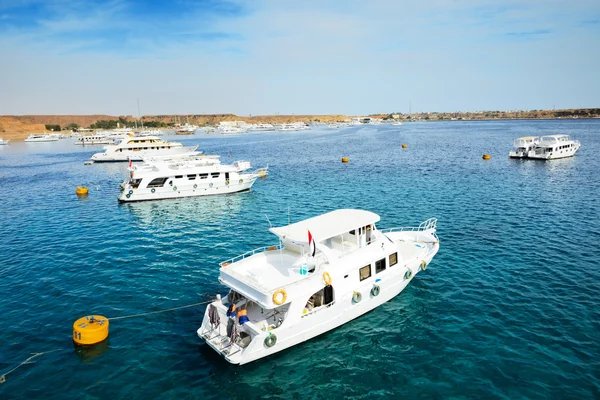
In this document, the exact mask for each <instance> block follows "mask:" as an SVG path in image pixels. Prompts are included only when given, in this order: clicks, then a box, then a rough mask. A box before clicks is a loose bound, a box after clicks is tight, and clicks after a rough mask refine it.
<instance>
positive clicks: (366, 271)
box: [359, 264, 371, 281]
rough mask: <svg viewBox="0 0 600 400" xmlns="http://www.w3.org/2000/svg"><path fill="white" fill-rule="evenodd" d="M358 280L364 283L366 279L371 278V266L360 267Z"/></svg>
mask: <svg viewBox="0 0 600 400" xmlns="http://www.w3.org/2000/svg"><path fill="white" fill-rule="evenodd" d="M359 275H360V280H361V281H364V280H365V279H367V278H370V277H371V264H369V265H366V266H364V267H362V268H361V269H360V270H359Z"/></svg>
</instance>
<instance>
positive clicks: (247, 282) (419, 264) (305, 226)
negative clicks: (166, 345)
mask: <svg viewBox="0 0 600 400" xmlns="http://www.w3.org/2000/svg"><path fill="white" fill-rule="evenodd" d="M379 220H380V218H379V216H378V215H377V214H374V213H372V212H369V211H363V210H336V211H332V212H330V213H327V214H323V215H320V216H317V217H313V218H309V219H307V220H304V221H300V222H296V223H294V224H291V225H288V226H283V227H279V228H271V229H270V231H271V232H272V233H274V234H275V235H277V236H278V237H279V240H280V244H279V245H278V246H270V247H263V248H259V249H255V250H252V251H249V252H247V253H244V254H242V255H240V256H237V257H235V258H233V259H230V260H227V261H225V262H222V263H221V264H220V265H221V269H220V275H219V282H221V283H222V284H223V285H225V286H227V287H229V288H230V292H229V294H228V295H227V296H226V297H225V298H221V297H220V295H217V300H216V301H214V302H213V303H211V304H210V305H209V306H208V307H207V308H206V311H205V314H204V319H203V321H202V325H201V326H200V328H199V329H198V331H197V333H198V336H199V337H200V338H202V339H204V340H205V342H206V343H207V344H208V345H209V346H210V347H211V348H212V349H213V350H215V351H216V352H217V353H219V354H220V355H221V356H223V357H224V358H225V359H226V360H227V361H228V362H230V363H232V364H246V363H249V362H251V361H254V360H258V359H260V358H263V357H266V356H269V355H271V354H274V353H277V352H279V351H281V350H284V349H287V348H289V347H291V346H294V345H296V344H299V343H302V342H304V341H306V340H309V339H311V338H313V337H315V336H318V335H320V334H322V333H325V332H327V331H329V330H331V329H334V328H337V327H338V326H341V325H343V324H345V323H347V322H349V321H351V320H352V319H354V318H357V317H359V316H361V315H363V314H365V313H367V312H369V311H371V310H373V309H374V308H376V307H378V306H380V305H381V304H383V303H385V302H387V301H389V300H390V299H392V298H394V297H395V296H397V295H398V294H399V293H400V292H401V291H402V290H403V289H404V288H405V287H406V286H407V285H408V283H409V282H410V281H411V280H412V279H413V278H414V276H416V274H417V273H418V272H419V271H421V270H424V269H425V268H426V267H427V265H428V264H429V262H431V260H432V258H433V256H434V255H435V254H436V253H437V251H438V249H439V240H438V237H437V235H436V223H437V220H436V219H434V218H432V219H429V220H427V221H425V222H423V223H422V224H421V225H419V226H418V227H412V228H395V229H387V230H377V228H376V227H375V224H376V223H377V222H379ZM386 318H390V316H389V315H388V316H386ZM391 318H393V316H392V317H391ZM388 322H389V323H392V321H388Z"/></svg>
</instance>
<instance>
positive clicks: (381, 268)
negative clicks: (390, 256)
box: [375, 258, 385, 274]
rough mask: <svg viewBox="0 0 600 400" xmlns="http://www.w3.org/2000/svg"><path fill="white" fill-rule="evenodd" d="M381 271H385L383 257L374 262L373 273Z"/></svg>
mask: <svg viewBox="0 0 600 400" xmlns="http://www.w3.org/2000/svg"><path fill="white" fill-rule="evenodd" d="M381 271H385V258H382V259H381V260H379V261H376V262H375V273H376V274H378V273H380V272H381Z"/></svg>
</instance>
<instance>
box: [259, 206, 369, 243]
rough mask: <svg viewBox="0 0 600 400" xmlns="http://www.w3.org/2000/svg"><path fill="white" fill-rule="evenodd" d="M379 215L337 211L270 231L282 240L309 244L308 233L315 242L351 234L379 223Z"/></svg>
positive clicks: (364, 212) (361, 211)
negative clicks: (353, 231)
mask: <svg viewBox="0 0 600 400" xmlns="http://www.w3.org/2000/svg"><path fill="white" fill-rule="evenodd" d="M379 220H380V218H379V215H377V214H375V213H372V212H371V211H364V210H352V209H345V210H335V211H332V212H329V213H327V214H323V215H319V216H316V217H312V218H309V219H305V220H304V221H300V222H296V223H293V224H291V225H286V226H281V227H278V228H271V229H269V230H270V231H271V232H273V233H274V234H276V235H277V236H279V237H280V238H281V239H287V240H293V241H295V242H301V243H307V242H308V231H309V230H310V233H311V234H312V236H313V238H314V240H315V242H320V241H322V240H325V239H329V238H331V237H334V236H338V235H341V234H343V233H346V232H350V231H351V230H353V229H357V228H360V227H363V226H367V225H371V224H374V223H376V222H379Z"/></svg>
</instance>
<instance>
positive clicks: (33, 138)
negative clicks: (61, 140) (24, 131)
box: [25, 133, 58, 142]
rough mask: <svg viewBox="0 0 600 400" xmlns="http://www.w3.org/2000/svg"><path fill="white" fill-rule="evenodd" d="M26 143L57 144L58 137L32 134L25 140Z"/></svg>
mask: <svg viewBox="0 0 600 400" xmlns="http://www.w3.org/2000/svg"><path fill="white" fill-rule="evenodd" d="M25 141H26V142H56V141H58V136H53V135H50V134H47V133H32V134H31V135H29V136H28V137H27V139H25Z"/></svg>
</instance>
